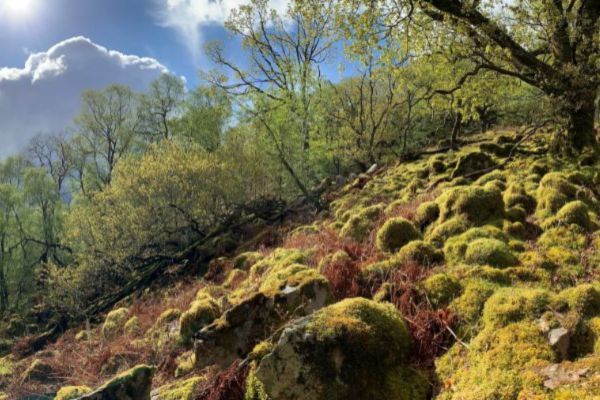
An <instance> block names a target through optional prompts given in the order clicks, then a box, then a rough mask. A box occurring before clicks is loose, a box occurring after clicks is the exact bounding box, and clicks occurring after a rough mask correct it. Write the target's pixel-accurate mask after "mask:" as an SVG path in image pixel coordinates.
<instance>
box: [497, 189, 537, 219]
mask: <svg viewBox="0 0 600 400" xmlns="http://www.w3.org/2000/svg"><path fill="white" fill-rule="evenodd" d="M502 199H503V200H504V205H505V206H506V207H507V208H512V207H517V206H518V207H521V208H522V209H523V210H525V212H526V213H530V212H532V211H533V210H534V209H535V206H536V201H535V198H534V197H533V196H530V195H529V194H527V192H526V191H525V188H524V187H523V186H522V185H521V184H517V183H513V184H511V185H509V186H508V187H507V188H506V190H505V191H504V195H503V196H502Z"/></svg>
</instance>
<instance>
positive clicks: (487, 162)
mask: <svg viewBox="0 0 600 400" xmlns="http://www.w3.org/2000/svg"><path fill="white" fill-rule="evenodd" d="M494 165H496V163H495V162H494V160H493V159H492V157H490V155H489V154H486V153H483V152H480V151H473V152H471V153H467V154H465V155H463V156H461V157H460V158H459V159H458V162H457V163H456V167H455V168H454V170H453V171H452V175H451V178H452V179H455V178H457V177H459V176H463V175H466V174H469V173H473V172H477V171H482V173H484V170H487V169H489V168H491V167H493V166H494Z"/></svg>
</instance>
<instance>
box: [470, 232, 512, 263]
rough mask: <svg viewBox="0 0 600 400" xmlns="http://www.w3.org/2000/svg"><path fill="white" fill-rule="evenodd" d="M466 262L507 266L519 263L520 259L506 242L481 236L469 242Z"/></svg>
mask: <svg viewBox="0 0 600 400" xmlns="http://www.w3.org/2000/svg"><path fill="white" fill-rule="evenodd" d="M465 262H467V263H469V264H477V265H491V266H494V267H498V268H505V267H510V266H513V265H516V264H518V262H519V260H518V259H517V257H516V256H515V255H514V254H512V253H511V251H510V249H509V248H508V246H507V245H506V243H504V242H502V241H500V240H497V239H487V238H481V239H476V240H474V241H472V242H471V243H469V245H468V246H467V250H466V252H465Z"/></svg>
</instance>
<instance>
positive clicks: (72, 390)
mask: <svg viewBox="0 0 600 400" xmlns="http://www.w3.org/2000/svg"><path fill="white" fill-rule="evenodd" d="M91 391H92V389H90V388H89V387H87V386H65V387H63V388H61V389H60V390H59V391H58V393H56V397H55V398H54V400H74V399H78V398H79V397H81V396H83V395H84V394H88V393H90V392H91Z"/></svg>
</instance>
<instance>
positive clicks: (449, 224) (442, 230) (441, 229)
mask: <svg viewBox="0 0 600 400" xmlns="http://www.w3.org/2000/svg"><path fill="white" fill-rule="evenodd" d="M470 227H471V224H470V223H469V221H468V220H467V219H466V218H464V217H463V216H457V217H454V218H451V219H449V220H447V221H444V222H442V223H441V224H439V225H435V226H434V227H433V229H431V230H430V231H429V232H427V233H426V235H425V239H426V240H427V241H429V242H430V243H431V244H433V245H434V246H436V247H442V246H444V243H445V242H446V240H448V239H449V238H451V237H452V236H456V235H460V234H461V233H463V232H465V231H467V230H468V229H469V228H470Z"/></svg>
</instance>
